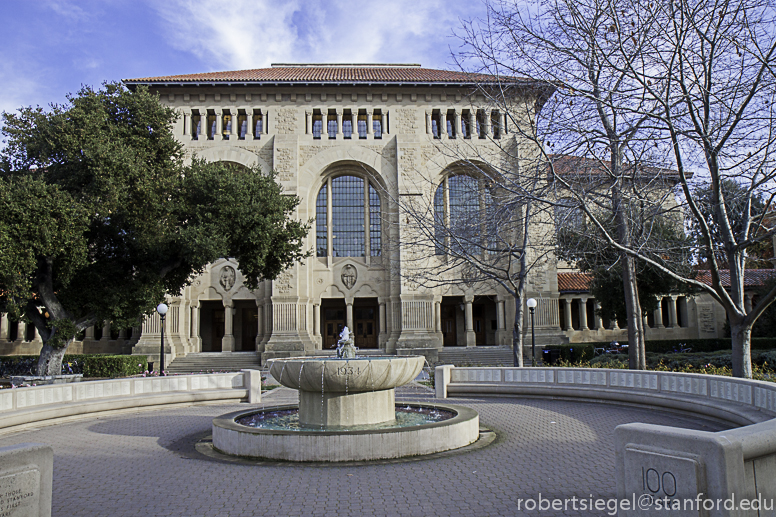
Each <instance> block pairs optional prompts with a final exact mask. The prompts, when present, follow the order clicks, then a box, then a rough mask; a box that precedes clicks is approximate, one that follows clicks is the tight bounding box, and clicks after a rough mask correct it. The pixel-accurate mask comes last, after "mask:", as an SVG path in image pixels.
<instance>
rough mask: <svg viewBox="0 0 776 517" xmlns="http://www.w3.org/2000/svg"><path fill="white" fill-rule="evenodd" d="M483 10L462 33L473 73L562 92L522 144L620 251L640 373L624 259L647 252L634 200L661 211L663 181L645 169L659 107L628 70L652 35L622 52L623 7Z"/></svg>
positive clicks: (633, 358) (577, 0)
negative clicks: (532, 145)
mask: <svg viewBox="0 0 776 517" xmlns="http://www.w3.org/2000/svg"><path fill="white" fill-rule="evenodd" d="M487 7H488V18H487V20H485V21H474V22H470V23H469V24H467V25H466V26H465V33H464V34H462V39H463V40H464V43H465V45H466V51H465V52H463V53H462V54H461V57H462V59H464V60H465V63H467V64H472V63H476V64H477V66H478V69H477V71H483V72H485V71H487V72H489V73H491V74H494V75H502V76H504V75H508V76H529V77H532V78H535V79H539V80H543V81H545V82H546V83H547V84H551V85H553V86H554V87H555V88H556V89H555V93H554V95H553V96H552V97H551V98H550V99H549V101H548V102H547V104H546V105H545V106H544V108H543V109H542V111H541V112H539V113H538V115H537V118H536V120H535V121H534V124H533V125H531V126H528V131H526V133H525V134H524V135H523V136H524V137H525V138H527V139H531V140H534V141H535V142H536V143H537V144H539V146H540V148H541V149H542V152H543V153H544V154H545V158H546V161H547V163H548V168H549V170H550V173H551V178H552V182H553V185H554V186H555V188H556V192H555V194H556V196H555V198H554V201H555V202H558V200H559V199H563V203H562V204H564V205H566V206H568V205H569V204H571V205H573V206H575V207H577V208H578V209H579V210H581V211H582V212H583V213H584V215H585V217H586V218H587V219H588V220H589V221H590V223H591V225H592V227H594V228H596V229H597V230H598V231H599V232H606V230H607V229H608V228H611V225H610V224H608V221H605V220H603V219H602V217H606V218H608V219H610V220H611V223H613V232H606V233H605V238H606V239H609V238H610V239H612V240H614V241H616V242H617V243H618V244H619V246H620V247H621V249H619V251H620V253H619V255H620V256H619V261H620V262H621V264H622V279H623V290H624V293H625V306H626V313H627V327H628V342H629V344H630V347H629V364H630V367H631V368H634V369H644V368H645V367H646V361H645V346H644V345H645V342H644V321H643V317H642V309H641V306H640V303H639V297H638V283H637V280H636V258H635V256H634V255H633V254H631V253H628V252H626V251H625V250H631V249H634V248H639V247H640V246H641V245H643V241H641V240H640V239H638V238H637V235H634V231H633V221H632V219H631V215H632V213H631V212H630V211H629V209H628V207H629V206H631V204H630V203H629V200H630V199H631V198H633V197H634V196H635V197H640V198H642V199H646V200H650V203H652V204H654V205H655V206H656V207H659V206H660V201H664V200H665V199H666V191H665V188H663V191H662V192H661V190H660V189H659V188H656V187H658V186H660V187H664V186H665V183H664V182H663V178H662V177H661V175H660V174H658V177H657V178H654V179H656V180H657V181H644V180H645V177H644V171H645V169H644V166H643V164H645V163H650V162H651V161H652V160H654V156H653V152H652V151H651V142H652V141H653V139H654V138H656V137H658V136H659V134H657V135H656V130H655V128H654V127H651V125H650V123H651V121H652V120H651V118H650V113H651V112H652V111H653V110H655V109H656V102H655V101H654V100H653V99H650V98H648V97H645V96H643V95H641V96H639V95H638V93H639V91H640V90H641V87H640V84H639V82H638V81H635V80H634V79H633V78H632V77H631V76H630V73H629V71H628V70H629V68H630V67H629V65H628V63H630V62H635V61H637V60H639V58H640V52H641V48H642V47H643V46H645V45H646V41H644V39H643V38H646V37H648V35H646V34H641V35H636V36H634V42H635V43H634V45H633V47H632V48H629V52H623V51H622V50H623V49H622V47H621V46H620V45H618V41H619V39H618V38H617V37H616V31H617V30H619V29H618V28H617V26H616V24H614V23H613V19H615V18H616V17H618V16H619V14H618V13H617V12H616V10H617V4H616V2H610V1H606V0H553V1H549V2H537V3H535V4H529V5H527V4H525V3H523V2H517V1H516V0H493V1H489V2H487ZM639 38H642V39H639ZM612 63H615V64H616V65H617V66H613V65H612ZM569 156H571V157H581V158H583V159H584V162H585V163H586V164H591V163H592V167H589V166H588V167H586V168H583V169H580V170H571V169H569V168H568V167H567V166H568V164H569V162H563V161H562V160H561V161H560V162H559V161H558V160H557V158H561V159H562V158H564V157H569ZM557 165H560V166H561V168H560V169H558V168H557V167H556V166H557ZM556 169H557V170H556ZM660 198H662V199H660ZM546 201H552V200H546ZM602 208H605V210H602ZM657 209H658V210H659V208H657ZM602 214H606V215H605V216H602Z"/></svg>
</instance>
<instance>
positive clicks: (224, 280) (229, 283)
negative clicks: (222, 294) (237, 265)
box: [218, 266, 237, 291]
mask: <svg viewBox="0 0 776 517" xmlns="http://www.w3.org/2000/svg"><path fill="white" fill-rule="evenodd" d="M236 278H237V272H236V271H235V270H234V268H233V267H232V266H224V267H222V268H221V273H220V275H219V279H218V282H219V283H220V284H221V287H223V288H224V291H228V290H230V289H231V288H232V287H234V282H235V279H236Z"/></svg>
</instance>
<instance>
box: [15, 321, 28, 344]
mask: <svg viewBox="0 0 776 517" xmlns="http://www.w3.org/2000/svg"><path fill="white" fill-rule="evenodd" d="M16 341H18V342H19V343H22V342H24V341H27V324H26V323H24V322H23V321H20V322H19V323H17V327H16Z"/></svg>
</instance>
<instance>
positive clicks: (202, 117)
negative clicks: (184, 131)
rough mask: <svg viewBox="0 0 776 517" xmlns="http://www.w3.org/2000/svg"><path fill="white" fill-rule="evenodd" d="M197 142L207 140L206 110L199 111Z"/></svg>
mask: <svg viewBox="0 0 776 517" xmlns="http://www.w3.org/2000/svg"><path fill="white" fill-rule="evenodd" d="M197 137H198V139H199V140H207V110H206V109H205V108H201V109H200V110H199V133H197Z"/></svg>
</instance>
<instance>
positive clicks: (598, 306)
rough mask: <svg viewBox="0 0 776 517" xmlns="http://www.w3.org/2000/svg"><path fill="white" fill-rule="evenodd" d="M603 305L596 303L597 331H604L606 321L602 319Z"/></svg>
mask: <svg viewBox="0 0 776 517" xmlns="http://www.w3.org/2000/svg"><path fill="white" fill-rule="evenodd" d="M600 313H601V304H600V303H598V301H596V302H595V313H594V316H593V317H594V318H595V320H594V321H595V329H596V330H604V320H603V319H602V318H601V314H600Z"/></svg>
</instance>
